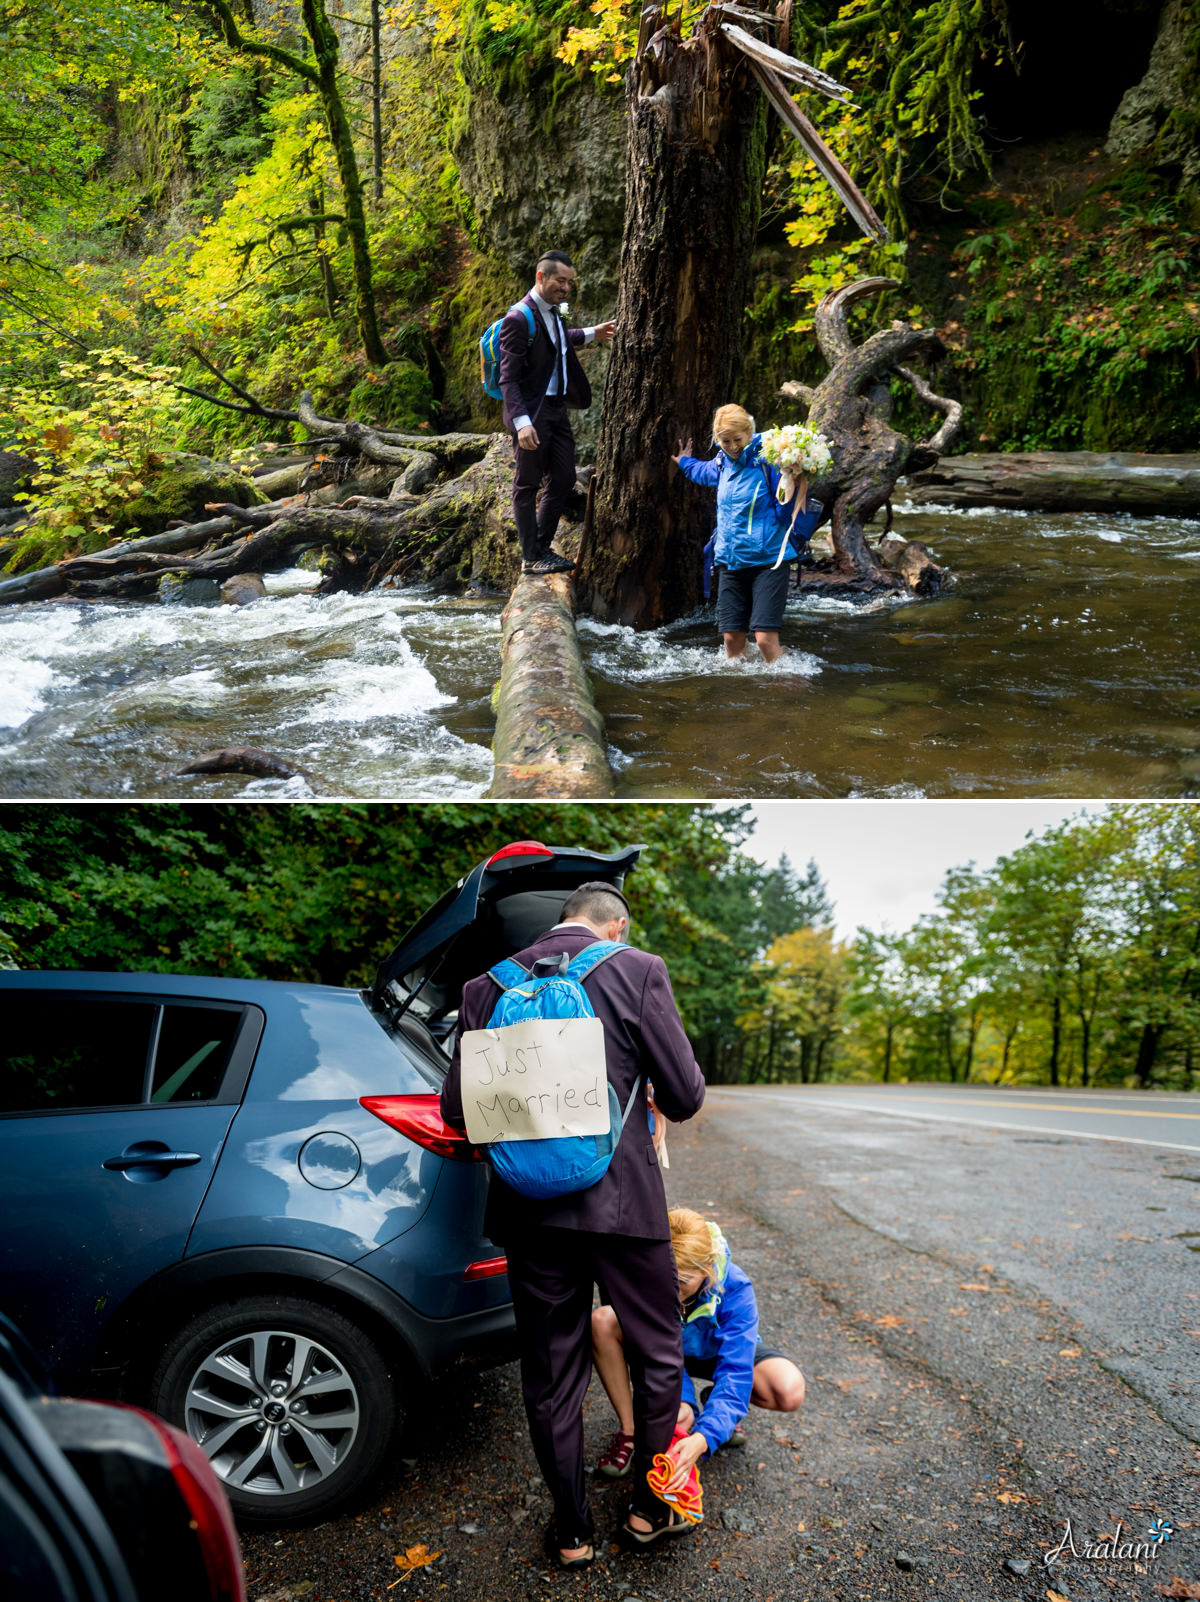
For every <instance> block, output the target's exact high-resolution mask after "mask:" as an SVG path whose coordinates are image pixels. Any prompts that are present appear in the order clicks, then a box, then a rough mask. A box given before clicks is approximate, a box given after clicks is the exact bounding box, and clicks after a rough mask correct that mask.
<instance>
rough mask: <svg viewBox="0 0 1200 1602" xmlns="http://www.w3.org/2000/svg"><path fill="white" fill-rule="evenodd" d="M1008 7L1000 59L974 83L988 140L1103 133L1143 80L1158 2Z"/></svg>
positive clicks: (1013, 1) (1053, 0) (1072, 1)
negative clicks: (1124, 98)
mask: <svg viewBox="0 0 1200 1602" xmlns="http://www.w3.org/2000/svg"><path fill="white" fill-rule="evenodd" d="M1007 9H1008V29H1007V31H1008V37H1009V41H1010V48H1009V49H1008V50H1006V52H1005V57H1006V59H1005V60H1004V61H1003V62H1001V63H1000V65H998V66H997V65H994V64H992V63H989V64H988V65H986V66H981V67H980V68H979V70H978V72H977V74H976V79H975V83H976V87H977V88H978V89H981V90H982V91H983V98H982V100H981V101H979V102H978V104H977V109H978V110H979V111H980V112H981V113H982V115H983V118H984V120H985V124H986V128H987V134H988V137H989V139H991V140H994V141H995V142H996V143H997V144H1001V145H1003V144H1012V143H1014V142H1016V141H1023V140H1027V139H1045V138H1050V137H1053V136H1055V135H1057V134H1064V133H1087V132H1094V133H1102V132H1104V131H1105V130H1106V129H1107V128H1108V125H1109V123H1110V122H1111V120H1112V116H1113V113H1114V112H1115V111H1116V109H1117V106H1118V105H1119V104H1120V101H1121V96H1122V95H1123V94H1124V93H1125V91H1126V90H1127V89H1129V88H1131V87H1132V86H1133V85H1134V84H1136V83H1137V82H1138V81H1139V80H1140V79H1141V78H1142V77H1143V75H1144V74H1145V71H1146V67H1147V64H1148V62H1149V60H1150V51H1151V47H1152V46H1153V44H1154V37H1155V34H1156V32H1157V29H1158V21H1159V15H1160V13H1161V10H1162V5H1161V3H1160V0H1040V3H1039V0H1008V8H1007ZM1014 54H1015V57H1016V60H1015V64H1014V62H1013V60H1012V59H1010V58H1011V57H1012V56H1013V55H1014Z"/></svg>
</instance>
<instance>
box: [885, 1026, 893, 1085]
mask: <svg viewBox="0 0 1200 1602" xmlns="http://www.w3.org/2000/svg"><path fill="white" fill-rule="evenodd" d="M895 1033H896V1026H895V1024H891V1023H890V1024H888V1026H887V1033H886V1034H885V1035H884V1037H883V1082H884V1084H885V1085H886V1084H887V1082H888V1080H889V1079H890V1078H891V1077H892V1040H893V1037H894V1036H895Z"/></svg>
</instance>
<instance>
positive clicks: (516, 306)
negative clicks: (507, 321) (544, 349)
mask: <svg viewBox="0 0 1200 1602" xmlns="http://www.w3.org/2000/svg"><path fill="white" fill-rule="evenodd" d="M515 311H522V312H524V313H525V321H526V322H527V323H528V324H529V337H530V339H531V340H534V339H536V338H537V323H536V322H535V321H534V316H533V307H532V306H531V305H530V304H529V302H528V301H527V300H514V301H513V303H512V305H511V306H510V307H509V308H508V315H509V316H510V317H511V316H512V314H513V312H515Z"/></svg>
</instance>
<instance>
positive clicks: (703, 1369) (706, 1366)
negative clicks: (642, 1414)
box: [683, 1341, 791, 1379]
mask: <svg viewBox="0 0 1200 1602" xmlns="http://www.w3.org/2000/svg"><path fill="white" fill-rule="evenodd" d="M768 1357H782V1358H784V1359H786V1361H787V1362H789V1363H790V1362H791V1358H790V1357H788V1355H787V1353H786V1352H781V1351H779V1350H778V1348H777V1347H774V1346H768V1345H767V1343H766V1342H765V1341H759V1342H758V1343H757V1345H756V1346H755V1348H754V1366H755V1368H757V1367H758V1365H759V1364H760V1363H762V1362H765V1360H766V1359H767V1358H768ZM683 1366H684V1368H686V1369H687V1371H688V1373H689V1374H690V1375H691V1376H692V1378H693V1379H712V1377H713V1375H714V1374H715V1373H716V1372H717V1359H716V1358H715V1357H685V1358H684V1360H683Z"/></svg>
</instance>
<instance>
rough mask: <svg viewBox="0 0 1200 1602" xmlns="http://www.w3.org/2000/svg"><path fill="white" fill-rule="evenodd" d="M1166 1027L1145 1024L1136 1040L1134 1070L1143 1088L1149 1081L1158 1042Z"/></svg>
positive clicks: (1163, 1025)
mask: <svg viewBox="0 0 1200 1602" xmlns="http://www.w3.org/2000/svg"><path fill="white" fill-rule="evenodd" d="M1165 1029H1166V1025H1165V1024H1151V1023H1148V1024H1146V1025H1145V1026H1144V1027H1143V1029H1142V1038H1141V1039H1140V1040H1139V1041H1138V1054H1137V1063H1136V1065H1135V1068H1134V1071H1135V1073H1136V1074H1137V1079H1138V1084H1139V1085H1140V1086H1141V1087H1142V1089H1143V1090H1145V1088H1146V1086H1147V1085H1148V1084H1149V1083H1150V1075H1151V1074H1152V1073H1153V1071H1154V1060H1155V1058H1156V1057H1157V1056H1158V1046H1159V1042H1160V1041H1161V1040H1162V1037H1163V1033H1164V1031H1165Z"/></svg>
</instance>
